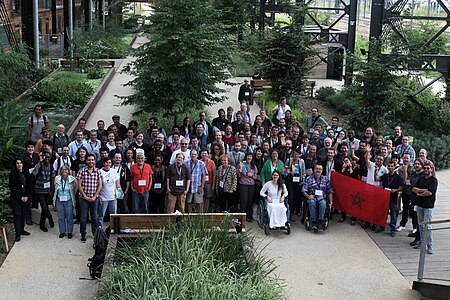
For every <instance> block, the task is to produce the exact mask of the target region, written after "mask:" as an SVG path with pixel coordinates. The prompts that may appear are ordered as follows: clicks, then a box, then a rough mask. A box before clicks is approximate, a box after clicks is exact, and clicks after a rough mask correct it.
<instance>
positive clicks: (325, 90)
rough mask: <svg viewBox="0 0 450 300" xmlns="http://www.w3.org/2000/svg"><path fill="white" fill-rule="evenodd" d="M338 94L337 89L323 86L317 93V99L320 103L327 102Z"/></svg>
mask: <svg viewBox="0 0 450 300" xmlns="http://www.w3.org/2000/svg"><path fill="white" fill-rule="evenodd" d="M335 94H336V89H335V88H333V87H331V86H321V87H320V88H319V89H318V90H317V92H316V99H317V100H319V101H327V99H328V97H331V96H333V95H335Z"/></svg>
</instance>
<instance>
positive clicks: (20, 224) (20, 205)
mask: <svg viewBox="0 0 450 300" xmlns="http://www.w3.org/2000/svg"><path fill="white" fill-rule="evenodd" d="M11 206H12V209H13V216H14V230H15V231H16V236H20V235H21V234H22V232H23V230H24V228H25V216H26V213H27V210H28V209H29V207H30V200H28V201H27V202H25V203H24V202H22V201H20V199H19V200H12V201H11Z"/></svg>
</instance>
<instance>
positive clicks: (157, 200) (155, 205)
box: [148, 191, 166, 214]
mask: <svg viewBox="0 0 450 300" xmlns="http://www.w3.org/2000/svg"><path fill="white" fill-rule="evenodd" d="M148 202H149V203H148V210H149V212H150V213H151V214H164V213H165V212H166V193H161V194H157V193H155V192H154V191H151V192H150V196H149V200H148Z"/></svg>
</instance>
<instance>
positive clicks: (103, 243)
mask: <svg viewBox="0 0 450 300" xmlns="http://www.w3.org/2000/svg"><path fill="white" fill-rule="evenodd" d="M108 239H109V236H108V234H107V233H106V232H105V231H104V230H103V228H101V227H99V228H97V231H96V232H95V235H94V245H93V248H94V249H95V253H94V256H92V257H91V258H89V259H88V261H89V262H88V264H87V266H88V268H89V274H90V275H91V278H92V279H99V278H100V277H101V276H102V267H103V262H104V261H105V256H106V249H107V247H108Z"/></svg>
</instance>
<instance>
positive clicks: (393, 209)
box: [389, 199, 408, 231]
mask: <svg viewBox="0 0 450 300" xmlns="http://www.w3.org/2000/svg"><path fill="white" fill-rule="evenodd" d="M404 209H408V208H404ZM389 219H391V222H390V223H389V227H391V231H395V227H396V225H397V199H395V200H390V201H389Z"/></svg>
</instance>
